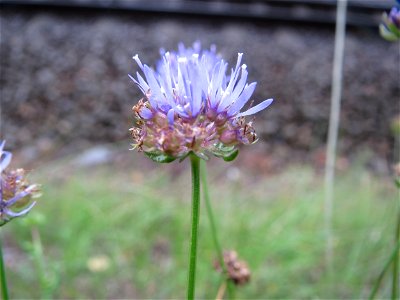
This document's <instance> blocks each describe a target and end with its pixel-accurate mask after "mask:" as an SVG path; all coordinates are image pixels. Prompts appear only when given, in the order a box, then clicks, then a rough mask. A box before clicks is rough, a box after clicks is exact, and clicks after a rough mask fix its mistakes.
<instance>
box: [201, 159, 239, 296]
mask: <svg viewBox="0 0 400 300" xmlns="http://www.w3.org/2000/svg"><path fill="white" fill-rule="evenodd" d="M201 184H202V186H203V194H204V200H205V203H206V210H207V216H208V220H209V221H210V227H211V236H212V239H213V241H214V247H215V250H216V251H217V256H218V260H219V264H220V266H221V268H222V271H223V273H224V276H226V275H227V274H228V272H227V270H226V266H225V262H224V255H223V252H222V248H221V244H220V243H219V240H218V235H217V226H216V223H215V218H214V214H213V210H212V206H211V201H210V193H209V191H208V182H207V166H206V162H205V161H202V162H201ZM226 281H227V287H228V296H229V299H234V287H233V284H232V282H231V281H230V280H228V278H226Z"/></svg>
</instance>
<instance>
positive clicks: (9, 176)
mask: <svg viewBox="0 0 400 300" xmlns="http://www.w3.org/2000/svg"><path fill="white" fill-rule="evenodd" d="M4 145H5V142H4V141H2V142H1V143H0V167H1V177H0V226H3V225H4V224H5V223H7V222H8V221H10V220H11V219H13V218H15V217H20V216H23V215H26V214H27V213H28V212H29V211H30V210H31V209H32V207H33V206H34V205H35V204H36V202H35V201H31V199H32V198H35V197H38V196H39V186H38V185H37V184H29V183H28V181H27V180H26V175H25V171H24V170H23V169H17V170H11V171H6V168H7V167H8V165H9V164H10V162H11V157H12V154H11V153H10V152H8V151H4V150H3V148H4Z"/></svg>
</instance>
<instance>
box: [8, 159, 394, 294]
mask: <svg viewBox="0 0 400 300" xmlns="http://www.w3.org/2000/svg"><path fill="white" fill-rule="evenodd" d="M215 161H216V160H213V161H212V162H215ZM183 164H186V165H187V166H186V167H187V168H186V171H184V172H183V173H182V174H180V175H176V172H174V168H173V166H172V167H171V165H170V166H165V165H158V166H156V167H155V168H151V169H150V168H148V169H145V168H141V167H139V166H138V165H137V164H135V162H133V163H132V166H133V167H136V169H133V168H132V169H129V168H124V170H116V169H115V168H113V167H112V166H108V167H107V166H106V167H101V168H96V169H92V170H90V171H89V170H83V169H78V170H75V169H74V168H71V166H69V164H68V163H65V164H64V163H61V164H57V165H52V166H48V167H43V168H41V170H36V171H35V172H34V173H35V180H36V181H40V182H41V183H42V184H43V191H44V194H43V197H42V198H41V199H40V200H39V203H38V205H37V207H35V208H34V210H33V211H32V213H31V214H30V215H29V216H28V217H26V218H25V219H23V220H21V219H20V220H14V221H13V222H11V223H9V224H8V225H7V226H5V227H4V230H3V229H2V231H3V238H4V244H5V248H4V250H5V252H6V259H7V267H8V269H7V272H8V282H9V285H10V287H9V289H10V294H11V297H12V298H17V299H18V298H45V297H47V298H53V299H60V298H80V299H82V298H91V299H94V298H158V299H165V298H174V299H177V298H184V297H185V293H186V291H185V290H186V280H187V266H188V249H189V223H190V170H189V164H188V161H185V162H184V163H183ZM212 165H215V163H212ZM232 165H234V163H233V164H230V165H229V164H220V163H219V162H217V166H216V167H215V166H214V167H213V168H211V169H210V170H209V174H210V178H209V179H210V189H211V191H210V192H211V198H212V202H213V206H214V210H215V216H216V221H217V225H218V230H219V235H220V239H221V244H222V246H223V248H225V249H235V250H237V251H238V253H239V256H240V258H241V259H245V260H246V261H247V262H248V264H249V266H250V269H251V271H252V279H251V282H250V283H249V284H248V285H247V286H244V287H240V288H238V289H237V298H241V299H255V298H257V299H260V298H262V299H266V298H280V299H283V298H295V299H299V298H304V299H308V298H342V299H343V298H366V297H367V296H368V295H369V292H370V290H371V287H372V284H373V282H374V280H375V279H376V277H377V276H378V274H379V272H380V270H381V268H382V267H383V264H384V262H385V260H386V259H387V257H388V255H389V254H390V252H391V251H392V247H393V229H394V218H395V209H396V201H397V199H398V198H397V197H398V194H397V192H396V190H395V188H394V187H393V186H392V183H391V182H390V179H388V178H378V177H374V176H372V175H370V174H368V173H367V172H365V171H363V170H362V169H361V168H359V167H354V168H351V169H350V170H349V171H347V172H346V173H342V174H339V175H338V177H337V184H336V189H335V193H336V196H335V207H334V224H333V230H334V250H335V257H334V274H333V277H332V278H331V279H328V278H327V276H326V272H325V267H324V245H325V244H324V231H323V196H324V194H323V185H322V180H321V174H316V173H315V172H314V171H313V170H311V169H310V168H308V167H296V168H290V169H287V170H286V171H284V172H283V173H282V174H279V175H274V176H269V177H259V176H256V175H254V174H241V177H240V178H239V180H238V181H229V180H227V178H226V176H225V174H226V170H227V166H232ZM244 169H245V167H241V171H242V172H245V170H244ZM143 170H145V171H143ZM142 171H143V173H142ZM40 216H44V221H42V222H39V223H38V225H34V226H35V228H37V229H38V230H39V232H40V235H41V240H42V244H43V248H44V254H45V255H44V260H45V272H44V273H45V274H42V276H39V275H38V272H37V267H36V263H35V257H36V258H37V255H36V256H35V254H34V251H33V250H32V243H31V240H32V236H31V232H32V226H33V225H32V223H34V221H32V220H35V219H40V218H39V217H40ZM206 217H207V216H206V213H205V209H204V203H202V210H201V217H200V228H199V230H200V237H199V252H198V254H199V257H198V276H197V287H196V293H197V297H198V298H199V299H203V298H207V299H213V298H214V299H215V296H216V293H217V290H218V284H219V282H220V281H219V276H218V274H217V273H216V272H215V271H214V269H213V266H212V265H213V261H214V259H215V258H216V255H215V252H214V248H213V242H212V238H211V235H210V234H209V223H208V220H207V218H206ZM98 255H102V256H106V257H107V258H108V259H109V263H110V264H109V267H108V268H106V270H104V271H93V270H92V271H91V270H90V269H89V268H88V261H89V260H90V259H91V258H93V257H96V256H98ZM389 295H390V276H387V278H386V279H385V280H384V283H383V285H382V288H381V290H380V292H379V294H378V296H379V297H389Z"/></svg>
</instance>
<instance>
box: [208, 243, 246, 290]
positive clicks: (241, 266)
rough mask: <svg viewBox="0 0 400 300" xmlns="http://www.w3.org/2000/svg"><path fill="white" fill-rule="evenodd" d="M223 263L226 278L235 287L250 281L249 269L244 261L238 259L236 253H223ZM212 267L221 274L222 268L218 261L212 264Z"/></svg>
mask: <svg viewBox="0 0 400 300" xmlns="http://www.w3.org/2000/svg"><path fill="white" fill-rule="evenodd" d="M224 263H225V268H226V271H227V276H228V278H229V279H230V280H232V281H233V282H234V283H235V285H244V284H246V283H248V282H249V281H250V277H251V273H250V269H249V267H248V266H247V263H246V262H245V261H243V260H239V259H238V255H237V252H236V251H234V250H229V251H224ZM214 266H215V268H216V270H217V271H219V272H222V268H221V266H220V264H219V262H218V261H216V262H215V263H214Z"/></svg>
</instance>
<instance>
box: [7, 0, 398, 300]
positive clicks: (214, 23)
mask: <svg viewBox="0 0 400 300" xmlns="http://www.w3.org/2000/svg"><path fill="white" fill-rule="evenodd" d="M394 3H395V1H391V0H350V1H349V3H348V16H347V18H348V19H347V32H346V40H345V54H344V71H343V93H342V95H343V97H342V110H341V115H340V132H339V143H338V157H339V158H338V160H337V166H336V167H337V170H338V172H339V173H338V178H337V180H338V182H337V187H336V197H337V198H338V199H336V201H337V203H336V204H335V205H336V206H335V212H334V213H335V219H334V232H335V235H336V239H335V251H336V252H338V253H343V254H346V255H342V256H341V255H337V256H336V261H335V262H336V266H337V272H335V278H334V279H332V278H326V276H325V275H326V273H325V271H324V263H323V249H324V241H323V233H322V229H321V224H322V223H323V219H322V218H323V217H322V211H323V207H322V205H323V184H322V182H321V176H320V175H321V171H322V170H323V168H324V164H325V144H326V138H327V132H328V121H329V109H330V94H331V77H332V76H331V74H332V60H333V49H334V31H335V11H336V1H334V0H280V1H278V0H269V1H267V0H265V1H261V0H251V1H244V0H243V1H240V0H237V1H234V0H215V1H213V0H208V1H206V0H166V1H155V0H147V1H141V0H137V1H136V0H120V1H117V0H114V1H113V0H107V1H100V0H99V1H93V0H77V1H66V0H32V1H29V0H2V1H0V6H1V16H0V22H1V23H0V26H1V27H0V30H1V31H0V33H1V36H0V52H1V53H0V67H1V70H0V83H1V86H0V92H1V94H0V97H1V98H0V99H1V124H0V125H1V127H0V129H1V138H2V139H5V140H6V141H7V144H6V149H7V150H10V151H12V152H13V154H14V160H13V166H15V167H25V168H27V169H28V170H31V177H32V178H33V179H34V180H36V181H38V182H40V183H42V185H43V191H44V195H43V198H42V200H40V203H39V204H38V205H37V207H36V208H35V209H34V211H33V212H32V213H31V214H30V215H29V216H28V217H27V218H25V219H24V220H23V221H19V220H15V221H13V222H12V223H10V224H9V225H7V226H6V227H7V228H6V229H5V230H4V232H5V239H6V243H5V244H6V245H7V246H6V249H5V252H6V257H8V260H7V264H8V268H9V269H10V273H11V274H12V275H11V281H10V285H11V290H12V291H13V292H12V294H14V295H15V297H16V298H29V297H46V296H47V297H49V298H70V297H77V298H113V297H114V298H165V297H169V298H171V297H172V298H176V297H178V298H179V297H183V295H184V294H185V282H186V273H185V272H186V263H187V249H188V243H187V237H188V232H189V230H188V224H189V216H190V214H189V209H190V203H189V196H190V194H189V184H190V182H189V181H187V175H188V174H187V172H188V164H187V162H184V163H181V164H179V163H172V164H170V165H156V164H154V163H152V162H151V161H149V160H146V159H145V158H143V157H142V156H143V155H142V154H138V153H136V152H132V151H128V149H129V148H130V137H129V131H128V130H129V128H130V127H132V126H133V124H134V120H133V114H132V111H131V108H132V106H133V105H134V104H135V103H136V102H137V100H138V99H140V98H141V97H142V95H141V93H140V91H139V89H138V88H137V87H136V86H135V85H134V84H133V82H132V81H131V80H130V79H129V78H128V74H134V73H135V72H136V71H137V70H138V67H137V65H136V63H134V61H133V60H132V56H133V55H135V54H139V56H140V58H141V60H142V62H144V63H146V64H149V65H153V66H154V65H155V62H156V61H157V60H158V59H159V50H160V48H164V49H167V50H174V49H177V45H178V43H179V42H183V43H184V44H185V45H186V46H190V45H191V44H192V43H193V42H194V41H197V40H198V41H200V42H201V43H202V46H203V48H209V47H210V45H212V44H215V45H216V46H217V50H218V52H219V53H220V54H221V55H222V56H223V57H224V58H225V59H226V60H228V61H229V62H230V63H231V64H232V63H234V62H235V58H236V56H237V53H238V52H243V53H244V63H246V64H247V66H248V70H249V80H250V81H257V82H258V85H257V89H256V91H255V94H254V97H253V98H254V99H255V100H256V101H261V100H264V99H267V98H271V97H272V98H274V99H275V102H274V103H273V105H272V106H271V107H270V108H269V109H267V110H265V111H263V112H261V113H259V114H258V115H257V117H256V120H255V129H256V131H257V133H258V134H259V137H260V140H259V142H258V143H257V144H256V145H254V146H251V147H243V148H242V149H241V150H242V151H241V152H242V153H241V154H240V155H239V157H238V159H237V161H234V162H233V163H229V164H227V163H222V162H219V161H217V160H216V159H212V161H213V163H212V165H213V166H212V167H211V168H210V180H211V181H212V183H213V184H215V185H216V186H218V187H219V188H218V191H214V192H212V193H211V194H212V198H215V199H218V201H215V210H216V214H217V215H218V216H219V218H218V219H219V221H218V223H219V225H220V226H219V230H220V231H221V233H220V234H221V238H222V240H223V244H224V247H227V248H234V249H236V250H237V251H238V252H239V255H240V256H241V257H243V259H246V260H248V263H249V266H250V269H252V270H253V278H252V281H251V283H250V284H249V285H248V286H246V287H244V288H243V289H241V290H240V291H238V295H239V296H240V297H241V298H302V297H305V298H311V297H312V298H324V297H329V298H343V297H347V298H360V297H361V298H363V297H366V296H367V295H368V293H369V290H370V288H371V285H372V283H373V280H374V278H375V277H376V276H377V274H378V273H379V271H380V268H381V266H382V264H383V262H384V261H385V258H386V256H387V255H388V253H390V249H391V246H390V245H391V238H392V235H391V226H392V225H393V224H394V218H395V216H394V215H393V216H392V215H391V211H393V210H394V207H395V205H396V203H395V199H396V197H397V196H398V194H397V192H396V191H395V189H394V187H392V182H391V178H390V176H391V172H392V169H391V166H392V165H393V163H394V162H395V161H396V160H398V157H399V153H398V148H396V147H398V146H396V141H395V138H396V133H395V130H393V128H394V127H396V126H398V125H396V122H397V123H398V122H399V113H400V104H399V100H400V87H399V82H400V71H399V62H400V54H399V44H398V43H389V42H387V41H385V40H383V39H382V38H381V37H380V36H379V31H378V24H379V22H380V20H381V16H382V12H383V11H388V10H389V9H390V7H391V6H392V5H394ZM396 120H397V121H396ZM397 135H398V132H397ZM210 165H211V164H210ZM111 175H112V176H111ZM171 186H172V191H171ZM211 189H212V186H211ZM182 204H183V205H185V207H186V209H187V211H183V210H182V209H181V208H180V206H181V205H182ZM306 216H307V217H306ZM202 218H203V219H202V221H201V222H202V224H201V226H202V227H201V229H202V234H203V235H202V237H201V239H202V240H201V241H200V248H201V249H202V250H201V253H200V258H199V259H200V261H201V263H200V266H199V273H200V275H199V285H200V287H201V288H199V289H198V295H199V297H200V296H202V297H207V298H213V297H215V295H216V290H217V289H218V274H217V273H216V272H215V271H214V270H213V267H212V264H213V257H215V253H214V252H213V248H212V241H210V240H209V239H210V238H209V236H208V235H207V230H209V227H208V223H207V220H206V216H205V215H204V216H202ZM35 220H36V221H35ZM32 224H34V225H32ZM32 226H34V228H36V229H35V230H37V231H35V232H41V234H42V238H41V242H42V243H43V249H44V251H45V257H46V259H45V260H44V262H42V263H39V265H45V267H43V266H42V267H41V269H40V268H39V269H40V270H41V271H40V272H39V273H40V274H41V275H40V276H39V275H38V272H37V266H36V267H35V264H36V265H37V262H38V261H40V260H41V259H40V255H39V254H38V253H37V251H36V252H35V251H34V249H35V248H34V246H32V245H34V239H33V237H34V236H35V235H34V234H31V233H32V232H33V231H31V229H32ZM185 228H186V229H185ZM31 239H32V242H29V241H30V240H31ZM36 242H37V240H36ZM38 257H39V258H38ZM96 259H97V260H96ZM93 260H94V261H95V262H97V263H99V261H100V265H101V266H102V267H100V268H98V265H96V264H95V265H96V266H97V267H96V266H95V267H93V264H92V265H91V262H93ZM27 270H28V271H27ZM35 270H36V271H35ZM210 274H214V275H210ZM38 283H39V286H40V288H33V286H34V285H37V284H38ZM388 289H389V286H388V285H387V286H386V285H384V287H383V291H382V296H385V295H387V294H385V292H387V291H388Z"/></svg>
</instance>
